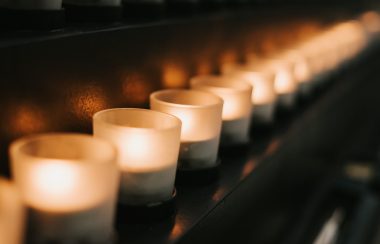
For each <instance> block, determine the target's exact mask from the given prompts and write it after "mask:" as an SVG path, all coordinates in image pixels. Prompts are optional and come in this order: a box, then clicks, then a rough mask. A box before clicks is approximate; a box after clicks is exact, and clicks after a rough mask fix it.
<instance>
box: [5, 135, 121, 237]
mask: <svg viewBox="0 0 380 244" xmlns="http://www.w3.org/2000/svg"><path fill="white" fill-rule="evenodd" d="M10 157H11V162H12V169H13V173H14V176H15V182H16V184H17V186H18V188H19V189H20V192H21V196H22V198H23V201H24V202H25V203H26V205H27V206H28V207H29V208H30V216H29V217H30V220H29V228H30V232H29V233H31V236H29V237H28V239H29V240H30V241H31V242H32V243H48V242H49V243H50V242H52V243H80V242H83V243H108V242H109V241H110V239H111V238H112V235H113V219H114V209H115V202H116V196H117V187H118V183H119V172H118V168H117V165H116V149H115V148H114V147H113V146H112V145H111V144H109V143H107V142H106V141H103V140H100V139H95V138H93V137H92V136H89V135H81V134H46V135H36V136H30V137H26V138H23V139H19V140H17V141H16V142H14V143H12V145H11V147H10Z"/></svg>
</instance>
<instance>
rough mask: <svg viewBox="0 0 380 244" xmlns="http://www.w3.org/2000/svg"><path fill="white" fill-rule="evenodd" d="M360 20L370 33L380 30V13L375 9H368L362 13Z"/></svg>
mask: <svg viewBox="0 0 380 244" xmlns="http://www.w3.org/2000/svg"><path fill="white" fill-rule="evenodd" d="M360 21H361V22H362V23H363V25H364V26H365V28H366V29H367V31H368V32H370V33H379V32H380V14H379V13H377V12H375V11H368V12H365V13H364V14H362V16H361V17H360Z"/></svg>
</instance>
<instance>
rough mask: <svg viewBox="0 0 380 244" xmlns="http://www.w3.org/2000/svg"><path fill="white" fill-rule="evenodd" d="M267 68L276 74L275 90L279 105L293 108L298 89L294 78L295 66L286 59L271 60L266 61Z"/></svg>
mask: <svg viewBox="0 0 380 244" xmlns="http://www.w3.org/2000/svg"><path fill="white" fill-rule="evenodd" d="M264 62H265V64H266V65H267V66H268V67H267V68H268V69H270V70H273V72H274V73H275V80H274V88H275V91H276V93H277V94H278V104H279V106H281V107H284V108H288V109H289V108H292V107H293V106H294V104H295V101H296V92H297V89H298V84H297V81H296V79H295V77H294V65H293V64H292V63H291V62H289V61H288V60H286V59H281V58H269V59H266V60H265V61H264Z"/></svg>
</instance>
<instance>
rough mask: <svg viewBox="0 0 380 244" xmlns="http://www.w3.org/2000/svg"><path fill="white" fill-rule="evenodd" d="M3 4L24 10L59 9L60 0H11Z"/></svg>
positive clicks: (60, 5) (60, 6)
mask: <svg viewBox="0 0 380 244" xmlns="http://www.w3.org/2000/svg"><path fill="white" fill-rule="evenodd" d="M5 6H6V7H9V8H12V9H24V10H36V9H38V10H59V9H61V8H62V0H33V1H31V0H17V1H16V0H12V1H8V2H6V4H5Z"/></svg>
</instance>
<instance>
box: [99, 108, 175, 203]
mask: <svg viewBox="0 0 380 244" xmlns="http://www.w3.org/2000/svg"><path fill="white" fill-rule="evenodd" d="M180 134H181V121H180V120H179V119H178V118H176V117H174V116H172V115H169V114H165V113H160V112H157V111H151V110H145V109H127V108H125V109H123V108H120V109H110V110H104V111H100V112H98V113H96V114H95V115H94V135H95V137H100V138H104V139H106V140H108V141H110V142H112V143H113V144H114V145H116V147H117V149H118V153H119V159H118V164H119V167H120V170H121V172H122V177H121V191H120V201H121V202H122V203H124V204H127V205H148V204H154V203H159V202H163V201H167V200H170V199H171V198H172V193H173V190H174V181H175V175H176V169H177V161H178V154H179V146H180Z"/></svg>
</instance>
